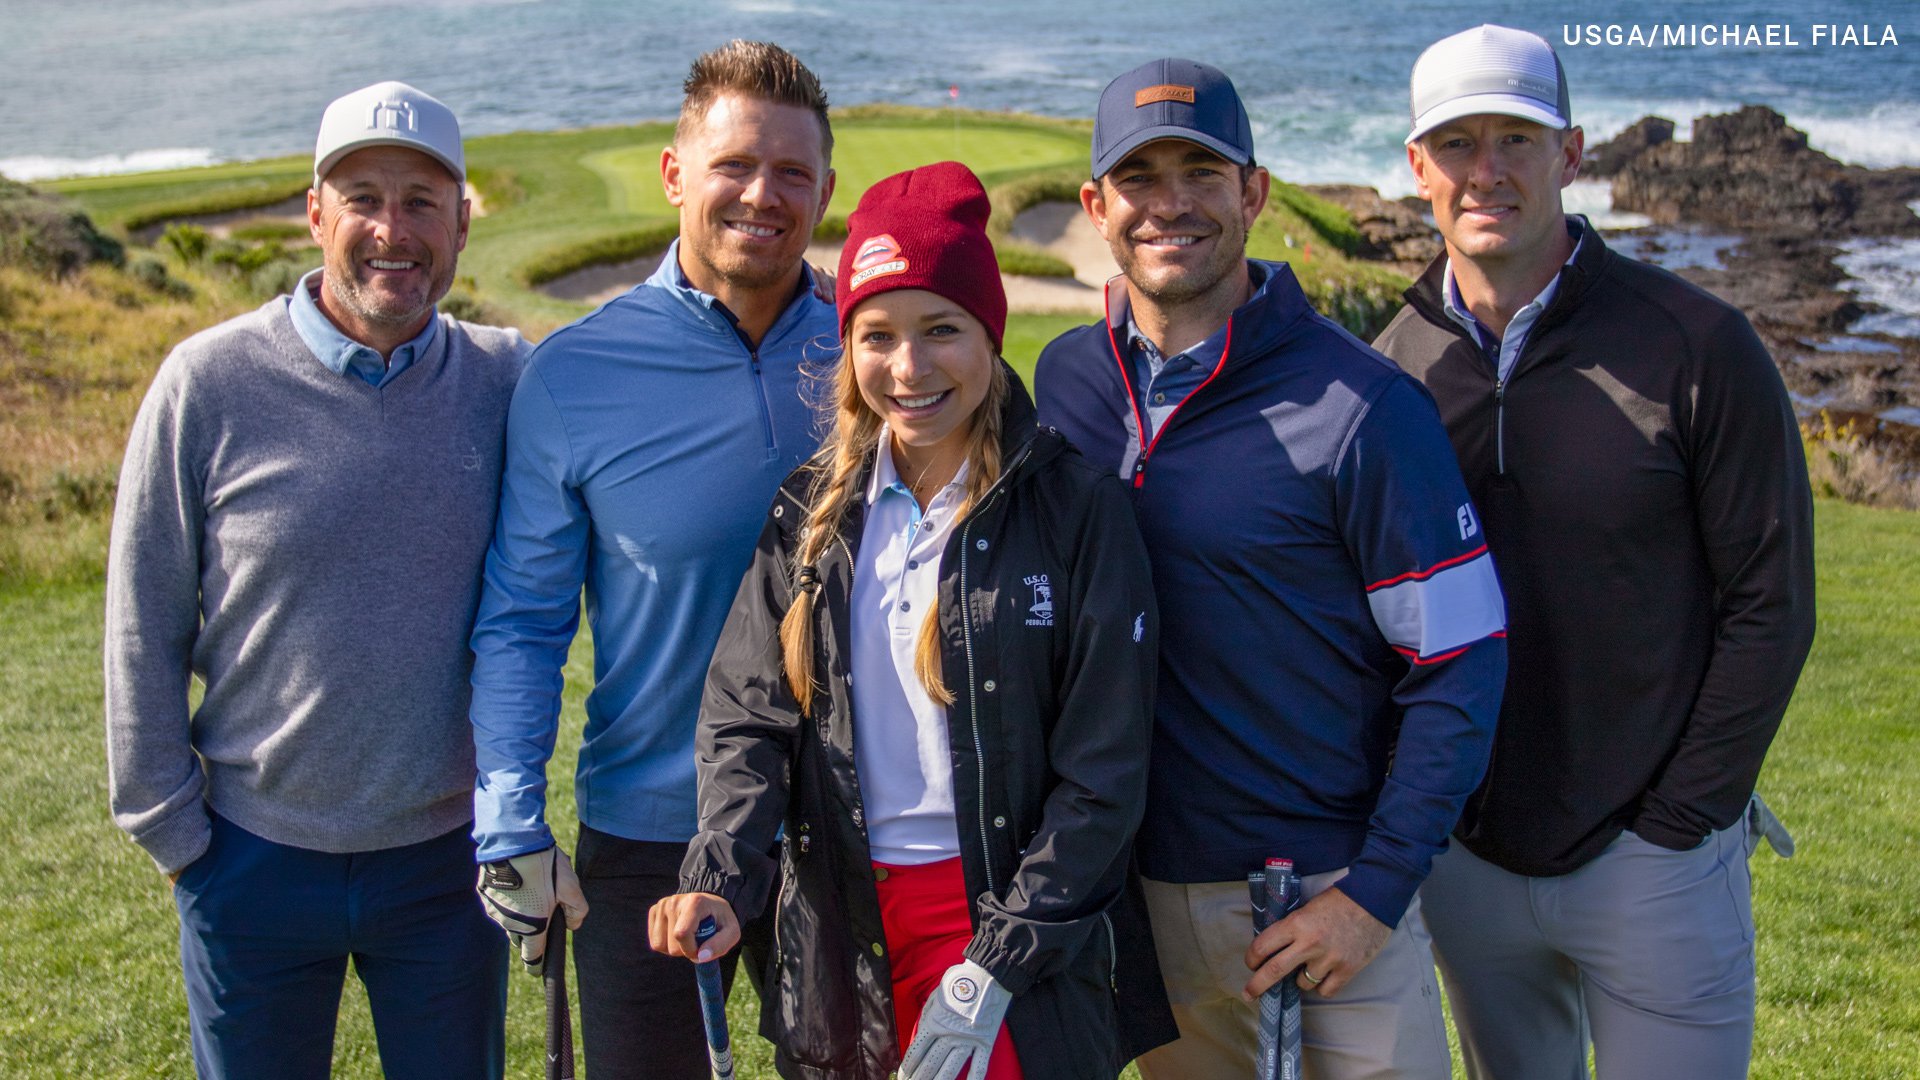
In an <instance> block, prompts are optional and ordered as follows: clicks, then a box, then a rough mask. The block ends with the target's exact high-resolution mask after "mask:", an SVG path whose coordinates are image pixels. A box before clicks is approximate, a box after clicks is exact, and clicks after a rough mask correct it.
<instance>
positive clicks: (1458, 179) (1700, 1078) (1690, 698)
mask: <svg viewBox="0 0 1920 1080" xmlns="http://www.w3.org/2000/svg"><path fill="white" fill-rule="evenodd" d="M1581 148H1582V136H1581V132H1580V129H1579V128H1577V127H1574V126H1573V123H1572V119H1571V111H1570V109H1569V107H1568V98H1567V81H1566V75H1565V73H1564V71H1563V70H1562V69H1561V67H1560V63H1559V60H1558V59H1557V58H1556V57H1555V56H1554V53H1553V49H1552V48H1551V47H1550V46H1549V45H1548V44H1547V43H1546V42H1545V41H1543V40H1541V39H1540V38H1538V37H1536V36H1534V35H1532V34H1529V33H1525V32H1523V31H1519V30H1510V29H1507V28H1505V27H1499V26H1482V27H1478V28H1475V29H1472V30H1467V31H1465V32H1463V33H1460V34H1455V35H1454V36H1452V37H1449V38H1446V39H1445V40H1443V41H1441V42H1439V43H1438V44H1436V45H1434V46H1433V47H1432V48H1430V49H1428V50H1427V51H1426V52H1425V53H1424V54H1423V55H1422V56H1421V57H1420V59H1419V62H1418V63H1416V64H1415V65H1414V69H1413V129H1412V132H1411V133H1410V134H1409V135H1408V136H1407V159H1408V161H1409V163H1410V164H1411V165H1412V168H1413V175H1414V179H1415V182H1416V185H1417V187H1418V190H1419V193H1420V195H1421V196H1422V197H1423V198H1428V199H1431V200H1432V202H1433V217H1434V222H1435V223H1436V224H1437V225H1438V226H1439V228H1440V232H1441V235H1442V237H1443V239H1444V240H1445V242H1446V251H1445V253H1444V254H1443V255H1442V256H1441V257H1439V258H1437V259H1436V260H1435V261H1434V263H1433V265H1432V266H1430V267H1428V268H1427V271H1426V273H1425V274H1424V275H1423V276H1422V277H1421V279H1420V280H1419V282H1418V283H1416V284H1415V285H1414V287H1413V288H1412V289H1410V290H1409V291H1408V293H1407V300H1408V306H1407V308H1406V309H1404V310H1402V311H1401V312H1400V314H1399V316H1398V317H1396V318H1395V319H1394V321H1393V323H1392V325H1390V326H1389V327H1388V328H1387V330H1386V332H1385V333H1383V334H1382V335H1381V337H1380V339H1379V340H1378V341H1377V342H1376V343H1375V344H1376V345H1377V346H1378V347H1379V349H1380V350H1381V351H1382V352H1384V353H1386V354H1387V355H1388V356H1390V357H1392V358H1393V359H1394V360H1396V361H1398V362H1399V363H1400V365H1401V366H1402V367H1404V368H1405V369H1406V370H1407V371H1408V372H1410V373H1411V374H1413V375H1414V376H1415V377H1417V378H1419V379H1420V380H1421V381H1422V382H1424V383H1425V384H1426V386H1427V388H1428V389H1429V390H1431V391H1432V393H1433V395H1434V398H1435V400H1436V401H1437V402H1438V403H1439V406H1440V413H1441V417H1442V419H1443V420H1444V421H1445V422H1446V425H1447V430H1448V434H1449V436H1450V437H1451V439H1452V442H1453V445H1454V450H1455V452H1456V453H1457V455H1458V456H1459V459H1460V464H1461V471H1462V472H1463V473H1464V474H1465V476H1466V478H1467V484H1468V487H1469V488H1470V489H1471V490H1472V492H1473V501H1474V505H1475V506H1476V507H1478V508H1479V510H1480V513H1481V515H1482V519H1483V520H1482V524H1483V525H1484V528H1485V531H1486V536H1487V543H1488V545H1489V547H1490V548H1491V549H1492V552H1493V558H1494V563H1495V565H1496V566H1498V567H1499V569H1500V576H1501V583H1502V585H1503V587H1504V591H1505V594H1506V598H1507V619H1508V625H1509V627H1510V628H1511V634H1512V637H1511V649H1512V663H1511V664H1510V665H1509V667H1508V669H1507V683H1506V695H1505V698H1504V703H1503V705H1502V709H1501V713H1500V722H1499V726H1498V728H1497V730H1496V734H1495V742H1494V753H1493V762H1492V765H1491V766H1490V768H1489V770H1488V774H1487V778H1486V780H1485V782H1484V783H1483V784H1482V785H1481V787H1480V790H1479V791H1478V792H1476V793H1475V795H1474V797H1473V798H1472V799H1470V800H1469V801H1468V803H1467V808H1466V812H1465V814H1464V815H1463V816H1462V817H1461V819H1460V823H1459V825H1458V827H1457V828H1456V829H1455V830H1454V837H1455V839H1457V840H1458V841H1459V842H1458V843H1457V844H1455V845H1454V846H1453V847H1452V848H1451V849H1450V850H1448V851H1447V852H1446V853H1445V854H1443V855H1441V856H1440V857H1439V858H1437V859H1436V860H1435V861H1434V865H1433V873H1432V874H1431V875H1430V876H1429V877H1428V878H1427V880H1426V884H1425V885H1424V886H1423V887H1422V889H1421V899H1422V900H1423V901H1424V902H1425V905H1426V913H1427V923H1428V925H1429V926H1430V927H1431V928H1432V932H1433V941H1434V950H1435V954H1436V956H1437V957H1438V959H1439V963H1440V968H1441V971H1442V974H1443V975H1444V976H1445V979H1446V984H1447V992H1448V999H1449V1001H1450V1002H1451V1004H1452V1007H1453V1017H1454V1020H1455V1022H1456V1023H1457V1024H1458V1026H1459V1029H1460V1042H1461V1048H1462V1050H1463V1051H1464V1053H1465V1056H1466V1064H1467V1073H1468V1075H1469V1076H1471V1077H1474V1078H1475V1080H1573V1078H1584V1077H1586V1076H1587V1043H1588V1039H1589V1036H1590V1038H1591V1044H1592V1047H1593V1052H1594V1060H1595V1062H1596V1064H1597V1065H1598V1067H1599V1072H1600V1075H1601V1076H1602V1077H1608V1078H1614V1077H1633V1078H1636V1080H1648V1078H1660V1077H1673V1078H1676V1080H1678V1078H1686V1080H1717V1078H1733V1077H1744V1076H1746V1074H1747V1063H1748V1057H1749V1055H1750V1052H1751V1044H1752V1037H1753V1007H1754V966H1753V912H1752V907H1751V880H1750V878H1749V876H1748V869H1747V856H1748V854H1749V853H1750V851H1751V850H1752V849H1753V846H1754V844H1755V843H1757V840H1758V837H1759V835H1760V834H1761V833H1766V834H1767V835H1768V836H1769V838H1772V839H1775V840H1776V841H1777V842H1780V846H1784V843H1783V842H1781V841H1782V838H1783V837H1784V834H1783V833H1779V832H1777V822H1774V821H1773V820H1772V818H1771V815H1770V814H1768V813H1767V812H1766V810H1765V807H1764V804H1761V803H1760V802H1759V801H1758V799H1757V797H1756V796H1755V795H1754V793H1753V791H1754V781H1755V779H1756V777H1758V775H1759V773H1760V765H1761V761H1762V759H1763V758H1764V757H1765V755H1766V751H1767V746H1768V744H1769V743H1770V742H1771V740H1772V738H1773V734H1774V731H1775V729H1776V728H1777V727H1778V726H1779V723H1780V718H1781V715H1782V714H1783V713H1784V712H1785V710H1786V707H1787V701H1788V698H1789V697H1790V696H1791V695H1792V692H1793V686H1794V682H1795V680H1796V679H1797V678H1798V676H1799V672H1800V666H1801V664H1802V662H1803V661H1804V660H1805V658H1806V655H1807V650H1808V647H1809V646H1810V644H1811V643H1812V640H1813V620H1814V606H1813V523H1812V508H1811V505H1810V499H1809V495H1808V490H1807V476H1806V465H1805V461H1804V459H1803V457H1802V453H1801V449H1800V439H1799V432H1798V429H1797V427H1796V424H1795V421H1794V415H1793V409H1792V407H1791V405H1790V403H1789V402H1788V399H1787V395H1786V390H1785V388H1784V387H1783V386H1782V384H1781V381H1780V375H1779V373H1778V371H1777V370H1776V369H1775V368H1774V365H1773V361H1772V360H1771V359H1770V358H1769V357H1768V355H1767V351H1766V349H1765V347H1764V346H1762V345H1761V343H1760V341H1759V339H1758V338H1757V337H1755V335H1754V333H1753V329H1752V328H1751V327H1750V326H1749V325H1748V324H1747V320H1746V318H1745V317H1743V316H1742V315H1741V314H1740V313H1739V312H1738V311H1736V310H1735V309H1734V308H1732V307H1731V306H1729V305H1727V304H1725V303H1723V302H1721V301H1720V300H1718V299H1716V298H1714V297H1713V296H1710V295H1708V294H1707V293H1706V292H1704V291H1702V290H1701V289H1699V288H1696V287H1695V286H1693V285H1691V284H1689V283H1687V282H1685V281H1683V280H1681V279H1680V278H1678V277H1675V276H1674V275H1672V274H1669V273H1667V272H1665V271H1663V270H1659V269H1656V268H1654V267H1650V266H1647V265H1644V264H1642V263H1638V262H1635V261H1633V260H1632V259H1628V258H1625V257H1622V256H1621V255H1619V254H1617V253H1614V252H1611V251H1609V250H1608V249H1607V247H1606V244H1605V243H1604V242H1603V241H1602V239H1601V237H1600V234H1599V232H1598V230H1596V229H1595V228H1593V226H1592V225H1591V224H1590V223H1589V222H1587V221H1586V220H1585V219H1584V218H1580V217H1577V216H1568V215H1566V214H1565V213H1564V212H1563V210H1562V208H1561V197H1560V192H1561V189H1562V188H1564V187H1566V185H1567V184H1569V183H1571V182H1572V180H1573V178H1574V175H1575V173H1576V172H1577V171H1578V169H1579V165H1580V154H1581Z"/></svg>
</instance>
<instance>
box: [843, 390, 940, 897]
mask: <svg viewBox="0 0 1920 1080" xmlns="http://www.w3.org/2000/svg"><path fill="white" fill-rule="evenodd" d="M891 446H892V435H891V433H890V431H889V429H887V428H886V427H884V426H883V427H881V429H880V446H879V449H878V450H876V451H875V453H874V462H873V473H872V475H871V477H870V478H869V480H868V482H867V518H866V522H865V523H864V525H863V526H862V531H861V533H860V546H859V548H858V549H857V551H856V553H855V555H854V560H855V562H854V570H853V597H852V610H853V616H852V631H853V640H852V641H851V642H850V645H851V648H850V649H849V650H848V651H849V653H850V654H851V656H852V661H853V754H854V767H855V770H856V771H857V772H858V773H859V776H860V800H861V802H862V803H863V804H864V805H865V806H866V811H867V840H868V845H869V847H870V848H871V849H872V855H873V858H874V861H876V862H882V863H891V864H894V865H896V866H919V865H922V864H925V863H930V862H938V861H940V860H941V859H950V858H952V857H953V856H955V855H958V854H960V834H959V831H958V825H957V824H956V822H955V818H954V802H953V761H952V758H951V757H950V754H951V752H952V748H951V747H950V746H949V745H948V742H947V708H946V706H944V705H942V704H940V703H939V702H937V701H935V700H933V697H932V696H931V695H930V694H928V693H927V688H926V687H925V686H924V685H923V684H922V683H921V682H920V676H919V674H918V673H917V672H916V671H915V669H914V659H915V653H916V652H917V651H918V646H919V644H920V631H921V627H922V626H924V625H925V624H926V621H927V619H928V617H929V616H930V615H932V614H933V612H934V609H935V608H936V607H937V606H938V605H939V602H940V560H941V556H942V554H943V553H944V552H945V550H946V546H947V538H948V537H949V536H951V535H952V534H953V530H954V528H955V527H956V526H957V525H958V524H959V517H960V515H959V514H958V513H957V511H958V510H959V509H960V504H961V503H963V502H965V501H966V497H967V467H966V465H965V464H962V465H961V466H960V470H959V472H957V473H955V474H954V477H953V479H952V480H950V481H948V482H947V484H946V486H945V487H943V488H941V489H940V490H939V491H938V492H937V493H935V494H934V496H933V497H932V498H931V499H930V500H928V502H927V506H926V509H925V511H922V510H921V508H920V504H919V502H917V501H915V499H914V497H913V492H912V491H910V490H909V489H908V488H907V485H906V483H905V482H904V481H902V480H901V479H900V474H899V473H898V472H897V471H896V470H895V468H894V463H893V451H892V449H891Z"/></svg>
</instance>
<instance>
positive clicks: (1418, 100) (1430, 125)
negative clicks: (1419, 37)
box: [1407, 23, 1573, 146]
mask: <svg viewBox="0 0 1920 1080" xmlns="http://www.w3.org/2000/svg"><path fill="white" fill-rule="evenodd" d="M1480 113H1497V114H1499V115H1501V116H1517V117H1519V118H1521V119H1522V120H1532V121H1533V122H1535V123H1537V124H1544V125H1546V126H1547V127H1550V128H1554V129H1556V130H1564V129H1566V128H1570V127H1572V126H1573V120H1572V116H1573V110H1572V109H1571V108H1570V107H1569V105H1568V102H1567V72H1566V69H1565V68H1562V67H1561V66H1560V58H1559V57H1558V56H1556V55H1554V52H1553V46H1551V45H1549V44H1547V42H1546V40H1545V39H1544V38H1541V37H1540V36H1538V35H1536V34H1529V33H1527V32H1526V31H1525V30H1514V29H1511V28H1509V27H1505V26H1494V25H1492V24H1491V23H1489V24H1487V25H1485V26H1476V27H1474V28H1473V29H1471V30H1462V31H1460V32H1459V33H1457V34H1454V35H1453V36H1452V37H1445V38H1441V39H1440V40H1439V41H1436V42H1434V43H1433V44H1432V45H1430V46H1428V47H1427V51H1426V52H1423V53H1421V54H1420V59H1418V60H1416V61H1414V64H1413V130H1412V131H1411V132H1410V133H1409V134H1408V135H1407V145H1409V146H1411V145H1413V142H1414V140H1416V139H1418V138H1419V137H1420V136H1422V135H1425V134H1426V133H1427V132H1429V131H1432V130H1433V129H1434V128H1437V127H1439V126H1440V125H1441V124H1444V123H1446V122H1448V121H1450V120H1458V119H1460V118H1461V117H1463V116H1475V115H1478V114H1480Z"/></svg>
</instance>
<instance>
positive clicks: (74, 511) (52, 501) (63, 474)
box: [40, 469, 119, 521]
mask: <svg viewBox="0 0 1920 1080" xmlns="http://www.w3.org/2000/svg"><path fill="white" fill-rule="evenodd" d="M118 487H119V480H118V478H117V477H116V476H115V475H114V473H113V472H111V471H109V470H101V471H98V472H89V473H75V472H69V471H67V470H66V469H61V470H60V471H59V472H56V473H54V474H53V483H52V484H50V485H49V486H48V488H47V491H46V493H45V494H44V495H43V496H41V499H40V512H41V514H42V516H44V517H45V518H46V519H47V520H48V521H59V520H61V519H62V518H68V517H91V516H93V515H95V514H102V513H105V512H106V511H108V510H110V509H112V507H113V493H114V491H115V489H116V488H118Z"/></svg>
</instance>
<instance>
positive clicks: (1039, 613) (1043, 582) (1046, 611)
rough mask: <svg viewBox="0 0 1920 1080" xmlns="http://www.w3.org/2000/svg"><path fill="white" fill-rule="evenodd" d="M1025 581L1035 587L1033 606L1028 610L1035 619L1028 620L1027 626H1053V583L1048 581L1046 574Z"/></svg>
mask: <svg viewBox="0 0 1920 1080" xmlns="http://www.w3.org/2000/svg"><path fill="white" fill-rule="evenodd" d="M1025 580H1026V583H1027V584H1028V585H1031V586H1033V606H1032V607H1030V608H1028V609H1027V611H1028V612H1030V613H1031V614H1032V615H1033V618H1031V619H1028V620H1027V625H1028V626H1052V625H1053V583H1052V582H1050V581H1048V580H1047V575H1045V574H1034V575H1033V576H1031V577H1028V578H1026V579H1025Z"/></svg>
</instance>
